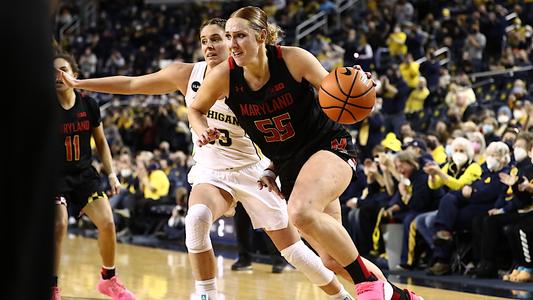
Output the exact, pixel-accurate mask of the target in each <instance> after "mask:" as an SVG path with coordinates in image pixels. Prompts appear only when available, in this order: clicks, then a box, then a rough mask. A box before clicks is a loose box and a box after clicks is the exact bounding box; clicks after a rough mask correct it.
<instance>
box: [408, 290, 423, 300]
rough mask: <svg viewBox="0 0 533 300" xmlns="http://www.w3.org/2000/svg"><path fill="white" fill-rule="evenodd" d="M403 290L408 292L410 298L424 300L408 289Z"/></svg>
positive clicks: (411, 299)
mask: <svg viewBox="0 0 533 300" xmlns="http://www.w3.org/2000/svg"><path fill="white" fill-rule="evenodd" d="M404 291H405V292H406V293H408V294H409V298H410V300H424V298H422V297H420V296H417V295H416V294H415V293H413V292H411V291H410V290H404Z"/></svg>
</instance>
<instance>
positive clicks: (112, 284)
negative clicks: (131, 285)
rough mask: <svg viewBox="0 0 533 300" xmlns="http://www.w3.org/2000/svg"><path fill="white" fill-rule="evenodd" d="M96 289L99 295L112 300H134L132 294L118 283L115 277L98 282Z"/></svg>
mask: <svg viewBox="0 0 533 300" xmlns="http://www.w3.org/2000/svg"><path fill="white" fill-rule="evenodd" d="M96 288H97V289H98V291H99V292H100V293H102V294H104V295H107V296H109V297H111V298H112V299H113V300H135V296H134V295H133V293H132V292H130V291H128V289H127V288H126V287H124V285H123V284H122V283H120V281H119V280H118V277H117V276H113V277H111V279H108V280H104V279H102V280H100V283H98V285H97V286H96Z"/></svg>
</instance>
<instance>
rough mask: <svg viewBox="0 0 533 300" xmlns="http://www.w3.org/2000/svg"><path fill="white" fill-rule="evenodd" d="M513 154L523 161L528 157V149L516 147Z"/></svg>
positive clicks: (515, 157)
mask: <svg viewBox="0 0 533 300" xmlns="http://www.w3.org/2000/svg"><path fill="white" fill-rule="evenodd" d="M513 155H514V159H515V160H516V161H522V160H524V158H526V157H527V151H526V149H524V148H520V147H518V148H514V151H513Z"/></svg>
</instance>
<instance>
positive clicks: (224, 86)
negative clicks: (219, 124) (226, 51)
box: [188, 63, 229, 146]
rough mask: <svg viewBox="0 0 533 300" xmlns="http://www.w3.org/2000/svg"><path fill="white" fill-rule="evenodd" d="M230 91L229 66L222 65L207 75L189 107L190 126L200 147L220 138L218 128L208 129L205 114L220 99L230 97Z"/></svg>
mask: <svg viewBox="0 0 533 300" xmlns="http://www.w3.org/2000/svg"><path fill="white" fill-rule="evenodd" d="M228 90H229V66H228V64H227V63H221V64H219V65H218V66H216V67H215V68H214V69H213V70H212V71H211V72H209V73H208V74H207V76H206V78H205V79H204V81H203V83H202V86H201V87H200V89H199V90H198V93H197V94H196V98H195V99H194V101H193V102H192V104H191V106H189V110H188V117H189V124H190V125H191V127H192V129H193V130H194V132H196V134H197V135H198V140H197V141H194V142H195V143H196V144H197V145H198V146H203V145H205V144H207V143H209V142H211V141H213V140H215V139H217V138H218V134H219V133H218V131H217V130H216V128H209V127H208V125H207V118H206V116H205V114H207V112H208V111H209V109H210V108H211V107H212V106H213V105H214V104H215V102H216V101H217V100H218V99H222V98H224V97H227V96H228V95H229V93H228Z"/></svg>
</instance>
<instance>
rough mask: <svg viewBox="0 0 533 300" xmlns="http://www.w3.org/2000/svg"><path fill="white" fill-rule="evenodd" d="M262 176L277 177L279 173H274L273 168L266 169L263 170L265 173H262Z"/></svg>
mask: <svg viewBox="0 0 533 300" xmlns="http://www.w3.org/2000/svg"><path fill="white" fill-rule="evenodd" d="M261 177H271V178H276V177H277V175H276V173H274V171H272V170H271V169H268V168H267V169H265V170H264V171H263V174H261Z"/></svg>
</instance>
